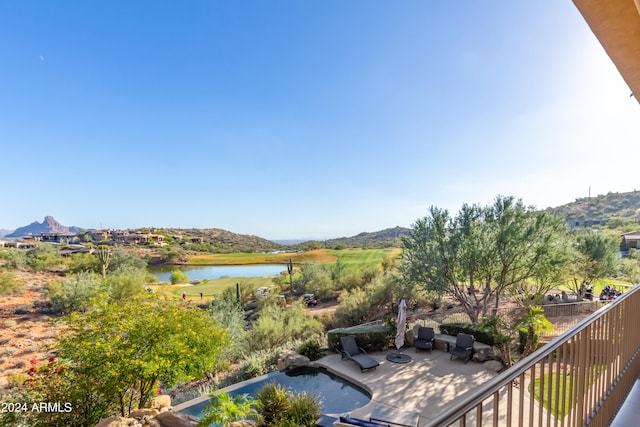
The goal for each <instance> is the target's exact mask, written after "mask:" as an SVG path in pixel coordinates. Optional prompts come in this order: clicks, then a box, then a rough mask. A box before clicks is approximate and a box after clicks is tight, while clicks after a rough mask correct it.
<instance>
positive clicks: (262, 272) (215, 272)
mask: <svg viewBox="0 0 640 427" xmlns="http://www.w3.org/2000/svg"><path fill="white" fill-rule="evenodd" d="M175 269H178V270H180V271H182V272H183V273H185V274H186V275H188V276H189V280H214V279H220V278H222V277H267V276H277V275H279V274H280V272H282V271H286V270H287V267H286V266H284V265H198V266H187V265H157V266H153V267H149V272H150V273H151V274H153V275H154V276H156V277H157V278H158V279H159V280H160V281H161V282H171V272H172V271H173V270H175Z"/></svg>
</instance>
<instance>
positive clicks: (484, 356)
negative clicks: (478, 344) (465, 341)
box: [473, 347, 493, 363]
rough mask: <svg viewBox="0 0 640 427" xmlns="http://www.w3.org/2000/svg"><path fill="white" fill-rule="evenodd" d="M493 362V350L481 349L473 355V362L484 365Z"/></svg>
mask: <svg viewBox="0 0 640 427" xmlns="http://www.w3.org/2000/svg"><path fill="white" fill-rule="evenodd" d="M488 360H493V348H491V347H490V348H481V349H478V350H476V351H475V352H474V353H473V361H474V362H478V363H482V362H486V361H488Z"/></svg>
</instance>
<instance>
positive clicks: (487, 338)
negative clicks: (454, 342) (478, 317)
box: [440, 323, 495, 346]
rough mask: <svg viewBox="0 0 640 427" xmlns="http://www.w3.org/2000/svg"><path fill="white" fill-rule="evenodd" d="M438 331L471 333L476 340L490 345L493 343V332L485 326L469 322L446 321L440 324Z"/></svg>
mask: <svg viewBox="0 0 640 427" xmlns="http://www.w3.org/2000/svg"><path fill="white" fill-rule="evenodd" d="M440 332H441V333H443V334H447V335H453V336H456V335H458V334H459V333H462V334H469V335H473V336H474V337H475V339H476V341H478V342H481V343H483V344H487V345H490V346H494V345H495V339H494V336H493V333H492V332H491V331H490V330H489V329H486V328H482V327H481V326H479V325H474V324H471V323H447V324H444V325H440Z"/></svg>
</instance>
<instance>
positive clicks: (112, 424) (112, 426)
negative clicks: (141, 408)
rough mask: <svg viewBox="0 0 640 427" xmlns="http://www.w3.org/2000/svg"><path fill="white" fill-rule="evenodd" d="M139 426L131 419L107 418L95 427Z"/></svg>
mask: <svg viewBox="0 0 640 427" xmlns="http://www.w3.org/2000/svg"><path fill="white" fill-rule="evenodd" d="M141 425H142V424H140V423H139V422H138V421H137V420H135V419H133V418H123V417H109V418H104V419H102V420H100V422H99V423H98V424H96V426H95V427H140V426H141Z"/></svg>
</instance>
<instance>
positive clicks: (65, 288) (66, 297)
mask: <svg viewBox="0 0 640 427" xmlns="http://www.w3.org/2000/svg"><path fill="white" fill-rule="evenodd" d="M46 289H47V295H48V296H49V299H50V300H51V304H52V307H51V310H52V312H54V313H71V312H72V311H85V310H86V309H87V308H88V307H89V305H90V303H91V299H92V298H95V297H97V296H98V294H99V293H100V291H101V290H102V280H101V279H100V277H99V276H97V275H96V274H93V273H86V272H82V273H78V274H76V275H73V276H71V277H69V278H68V279H64V280H61V281H57V282H52V283H50V284H48V285H47V287H46Z"/></svg>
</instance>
